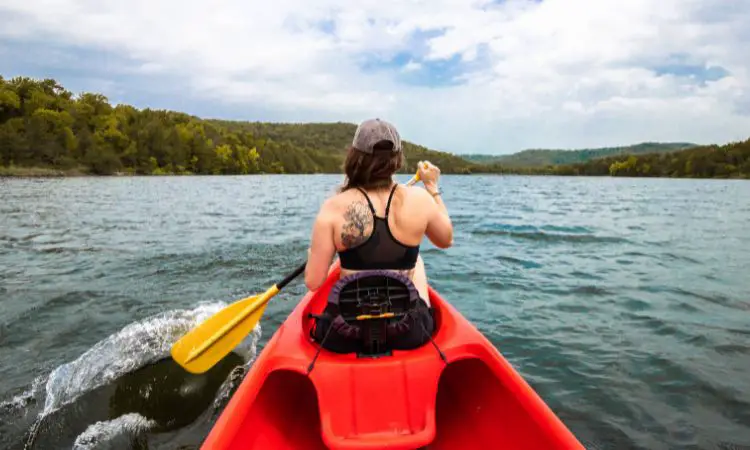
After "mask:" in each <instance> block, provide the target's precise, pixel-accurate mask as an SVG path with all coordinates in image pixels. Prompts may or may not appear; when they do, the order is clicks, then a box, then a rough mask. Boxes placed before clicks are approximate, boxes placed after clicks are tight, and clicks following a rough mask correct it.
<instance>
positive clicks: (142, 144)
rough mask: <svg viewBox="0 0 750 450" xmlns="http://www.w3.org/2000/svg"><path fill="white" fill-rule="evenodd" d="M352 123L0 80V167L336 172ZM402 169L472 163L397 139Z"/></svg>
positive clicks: (459, 168) (448, 168)
mask: <svg viewBox="0 0 750 450" xmlns="http://www.w3.org/2000/svg"><path fill="white" fill-rule="evenodd" d="M355 129H356V125H354V124H346V123H336V124H269V123H251V122H228V121H218V120H203V119H200V118H198V117H193V116H190V115H187V114H183V113H179V112H173V111H163V110H150V109H144V110H139V109H136V108H134V107H132V106H128V105H117V106H112V105H111V104H110V103H109V101H108V99H107V98H106V97H105V96H103V95H101V94H95V93H82V94H80V95H73V93H71V92H70V91H68V90H66V89H65V88H64V87H63V86H61V85H60V84H59V83H57V82H56V81H55V80H51V79H45V80H34V79H31V78H26V77H16V78H12V79H9V80H5V79H3V78H2V77H0V167H3V166H4V167H5V169H4V172H12V171H11V170H9V169H8V168H15V169H18V168H32V167H33V168H37V169H38V168H42V169H54V170H59V171H63V172H69V173H70V172H72V173H82V174H86V173H91V174H113V173H131V174H250V173H261V172H264V173H321V172H328V173H333V172H340V170H341V163H342V161H343V156H344V150H345V148H346V146H347V144H349V143H350V142H351V139H352V136H353V134H354V130H355ZM404 146H405V150H406V155H407V167H406V168H405V169H404V171H414V170H416V165H415V164H416V162H417V161H419V160H420V159H425V158H427V159H430V160H431V161H433V162H435V163H436V164H439V165H441V168H443V171H444V172H445V173H467V172H469V171H470V170H471V168H472V167H474V166H475V165H474V164H472V163H470V162H467V161H465V160H463V159H461V158H459V157H456V156H453V155H450V154H447V153H442V152H436V151H431V150H429V149H426V148H424V147H421V146H417V145H414V144H412V143H408V142H405V143H404ZM0 173H3V171H0Z"/></svg>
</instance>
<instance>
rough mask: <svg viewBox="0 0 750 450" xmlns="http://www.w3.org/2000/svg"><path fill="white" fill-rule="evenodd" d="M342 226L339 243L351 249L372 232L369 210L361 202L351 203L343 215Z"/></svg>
mask: <svg viewBox="0 0 750 450" xmlns="http://www.w3.org/2000/svg"><path fill="white" fill-rule="evenodd" d="M344 221H345V222H344V226H343V228H342V230H341V243H342V244H344V247H346V248H351V247H354V246H356V245H359V244H361V243H363V242H365V241H366V240H367V237H368V236H366V232H367V231H370V230H372V224H373V220H372V214H371V213H370V208H368V207H367V205H365V204H364V203H362V202H358V201H356V202H353V203H352V204H351V205H349V207H348V208H347V209H346V212H345V213H344Z"/></svg>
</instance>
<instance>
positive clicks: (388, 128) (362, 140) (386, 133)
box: [352, 119, 401, 153]
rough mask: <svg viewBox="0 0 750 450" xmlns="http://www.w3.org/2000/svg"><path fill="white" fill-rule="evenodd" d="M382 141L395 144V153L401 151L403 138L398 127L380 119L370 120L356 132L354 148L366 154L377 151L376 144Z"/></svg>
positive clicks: (353, 142) (362, 124)
mask: <svg viewBox="0 0 750 450" xmlns="http://www.w3.org/2000/svg"><path fill="white" fill-rule="evenodd" d="M380 141H389V142H391V143H393V152H394V153H396V152H400V151H401V136H400V135H399V134H398V131H397V130H396V127H394V126H393V125H392V124H390V123H388V122H386V121H385V120H380V119H368V120H365V121H364V122H362V123H360V124H359V126H358V127H357V131H355V132H354V139H353V140H352V146H353V147H354V148H356V149H357V150H359V151H361V152H364V153H372V152H374V151H375V144H377V143H378V142H380Z"/></svg>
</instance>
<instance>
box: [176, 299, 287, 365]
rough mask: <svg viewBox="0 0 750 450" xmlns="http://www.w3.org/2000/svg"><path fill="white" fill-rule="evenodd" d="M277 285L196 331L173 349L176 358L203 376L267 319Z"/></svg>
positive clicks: (220, 313) (236, 304) (232, 305)
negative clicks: (269, 301)
mask: <svg viewBox="0 0 750 450" xmlns="http://www.w3.org/2000/svg"><path fill="white" fill-rule="evenodd" d="M276 293H278V289H277V288H276V286H273V287H272V288H270V289H269V290H268V291H266V292H265V293H263V294H261V295H255V296H253V297H248V298H245V299H243V300H239V301H236V302H234V303H232V304H231V305H229V306H227V307H226V308H224V309H222V310H221V311H219V312H217V313H216V314H214V315H213V316H211V317H210V318H209V319H208V320H206V321H205V322H203V323H201V324H200V325H198V326H197V327H195V328H193V329H192V330H190V332H188V333H187V334H186V335H185V336H183V337H182V338H180V340H178V341H177V342H175V344H174V345H173V346H172V351H171V353H172V359H174V360H175V361H176V362H177V364H179V365H181V366H182V367H183V368H184V369H185V370H187V371H188V372H190V373H203V372H205V371H207V370H208V369H210V368H211V367H213V366H214V365H215V364H216V363H217V362H219V361H220V360H221V359H222V358H223V357H225V356H226V355H228V354H229V352H231V351H232V350H233V349H234V348H235V347H237V345H239V343H240V342H242V340H243V339H245V337H246V336H247V335H248V333H250V332H251V331H252V330H253V328H255V325H256V324H257V323H258V321H259V320H260V318H261V316H263V312H264V311H265V309H266V305H268V300H270V299H271V297H273V296H274V295H276Z"/></svg>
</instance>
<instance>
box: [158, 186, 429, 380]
mask: <svg viewBox="0 0 750 450" xmlns="http://www.w3.org/2000/svg"><path fill="white" fill-rule="evenodd" d="M417 181H419V173H417V174H416V175H414V177H412V179H411V180H409V182H408V183H407V185H409V186H411V185H413V184H414V183H416V182H417ZM306 265H307V261H305V262H304V263H302V264H301V265H300V266H299V267H297V268H296V269H295V270H294V272H292V273H290V274H288V275H287V276H286V277H285V278H284V279H283V280H281V281H280V282H278V283H276V284H274V285H273V286H271V287H270V288H268V290H266V292H264V293H262V294H260V295H253V296H251V297H247V298H244V299H242V300H238V301H236V302H234V303H232V304H231V305H229V306H227V307H226V308H224V309H222V310H221V311H219V312H217V313H216V314H214V315H213V316H211V317H209V318H208V319H207V320H206V321H205V322H203V323H201V324H200V325H198V326H197V327H195V328H193V329H192V330H191V331H189V332H188V333H187V334H185V335H184V336H182V337H181V338H180V339H179V340H178V341H177V342H175V343H174V345H172V350H171V354H172V359H174V360H175V362H177V364H179V365H181V366H182V367H183V368H184V369H185V370H187V371H188V372H190V373H203V372H205V371H207V370H208V369H210V368H211V367H213V366H214V364H216V363H217V362H219V361H220V360H221V359H222V358H223V357H225V356H226V355H227V354H229V352H231V351H232V350H233V349H234V348H235V347H236V346H237V345H239V343H240V342H242V340H243V339H244V338H245V336H247V334H248V333H250V332H251V331H252V330H253V328H255V325H256V324H257V323H258V321H260V318H261V317H262V316H263V312H264V311H265V309H266V305H267V304H268V301H269V300H271V298H273V297H274V296H275V295H276V294H278V293H279V291H280V290H281V289H283V288H284V286H286V285H287V284H289V282H290V281H292V280H293V279H295V278H297V276H298V275H299V274H301V273H302V272H304V271H305V266H306Z"/></svg>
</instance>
